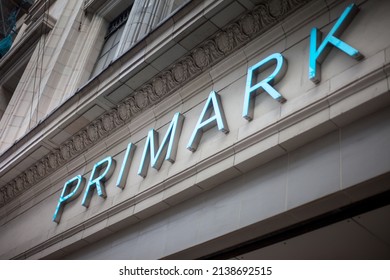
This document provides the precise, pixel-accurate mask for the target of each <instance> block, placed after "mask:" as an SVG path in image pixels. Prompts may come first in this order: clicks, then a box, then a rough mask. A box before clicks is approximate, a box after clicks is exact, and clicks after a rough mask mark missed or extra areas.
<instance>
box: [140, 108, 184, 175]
mask: <svg viewBox="0 0 390 280" xmlns="http://www.w3.org/2000/svg"><path fill="white" fill-rule="evenodd" d="M183 121H184V116H183V115H182V114H180V113H176V114H175V115H174V116H173V119H172V121H171V124H170V125H169V128H168V131H167V132H166V133H165V137H164V139H163V141H162V143H161V145H160V148H159V149H158V151H157V153H156V150H157V147H158V133H157V131H155V130H154V129H151V130H150V131H149V133H148V137H147V138H146V143H145V148H144V152H143V154H142V158H141V164H140V166H139V169H138V175H140V176H142V177H144V178H145V177H146V174H147V173H148V167H149V163H150V162H151V164H152V167H153V168H155V169H157V170H159V169H160V168H161V165H162V163H163V161H164V155H165V160H168V161H169V162H172V163H173V162H175V158H176V152H177V145H178V144H179V141H178V138H179V135H180V132H181V129H182V126H183ZM168 139H169V142H168Z"/></svg>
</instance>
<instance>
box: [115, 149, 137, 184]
mask: <svg viewBox="0 0 390 280" xmlns="http://www.w3.org/2000/svg"><path fill="white" fill-rule="evenodd" d="M135 148H136V146H135V145H134V144H133V143H129V145H127V149H126V153H125V157H124V158H123V162H122V167H121V170H120V172H119V175H118V179H117V180H116V186H117V187H118V188H121V189H124V187H125V184H126V180H127V176H128V175H129V170H130V162H131V160H132V159H133V156H134V151H135Z"/></svg>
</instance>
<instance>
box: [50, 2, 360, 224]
mask: <svg viewBox="0 0 390 280" xmlns="http://www.w3.org/2000/svg"><path fill="white" fill-rule="evenodd" d="M357 12H358V7H357V6H356V5H355V4H351V5H349V6H348V7H347V8H346V9H345V10H344V12H343V13H342V15H341V16H340V18H339V19H338V20H337V22H336V23H335V25H334V26H333V28H332V29H331V31H330V32H329V34H328V35H327V36H326V37H325V39H324V40H323V41H322V42H320V37H321V32H320V31H318V30H317V29H316V28H313V29H312V31H311V34H310V55H309V79H310V80H311V81H313V82H315V83H319V82H320V64H321V63H322V62H323V61H324V59H325V58H326V55H327V54H328V53H329V50H330V48H331V47H332V46H335V47H337V48H338V49H339V50H341V51H342V52H344V53H346V54H347V55H349V56H351V57H353V58H355V59H361V58H362V57H363V55H362V54H361V53H360V52H359V51H358V50H356V49H354V48H353V47H351V46H350V45H348V44H347V43H345V42H343V41H341V40H340V39H339V38H337V36H339V35H340V34H341V33H342V32H343V31H344V30H345V28H346V26H347V25H348V24H349V23H350V22H351V20H352V18H353V17H354V16H355V15H356V13H357ZM270 67H274V70H273V72H272V73H271V74H270V75H269V76H268V77H266V78H265V79H263V80H261V81H260V82H257V83H256V80H255V78H256V77H257V75H258V74H259V73H261V72H263V71H264V70H266V69H268V68H270ZM286 71H287V61H286V59H285V58H284V57H283V55H282V54H280V53H275V54H272V55H270V56H268V57H266V58H265V59H263V60H261V61H260V62H258V63H256V64H255V65H253V66H251V67H249V68H248V71H247V80H246V87H245V94H244V106H243V112H242V116H243V118H245V119H246V120H248V121H251V120H252V119H253V111H254V98H255V97H256V96H257V95H258V94H259V93H261V92H266V93H267V94H269V95H270V96H271V97H272V98H273V99H275V100H277V101H279V102H281V103H284V102H286V99H285V98H284V97H283V96H282V94H280V93H279V92H278V91H277V90H276V89H275V88H274V87H273V85H275V84H276V83H277V82H278V81H280V80H281V79H282V78H283V77H284V74H285V73H286ZM183 122H184V116H183V115H182V114H181V113H179V112H178V113H176V114H175V115H174V117H173V119H172V121H171V123H170V125H169V127H168V130H167V132H166V134H165V136H164V138H163V140H162V141H161V143H160V145H159V144H158V142H159V140H158V136H159V134H158V132H157V131H155V130H154V129H151V130H150V131H149V133H148V135H147V138H146V142H145V146H144V149H143V153H142V157H141V162H140V165H139V168H138V175H139V176H142V177H144V178H145V177H146V176H147V172H148V168H149V165H150V166H151V167H152V168H155V169H156V170H159V169H160V168H161V166H162V164H163V162H164V159H165V160H167V161H169V162H171V163H174V162H175V158H176V152H177V148H178V139H179V137H180V133H181V129H182V126H183ZM215 126H217V128H218V130H219V131H221V132H223V133H225V134H226V133H228V132H229V128H228V124H227V122H226V118H225V114H224V110H223V107H222V103H221V96H220V95H219V94H218V93H216V92H215V91H211V92H210V94H209V96H208V98H207V100H206V103H205V105H204V107H203V110H202V112H201V114H200V116H199V119H198V121H197V123H196V125H195V128H194V130H193V132H192V135H191V137H190V139H189V141H188V144H187V149H188V150H189V151H191V152H196V150H197V148H198V145H199V143H200V140H201V138H202V135H203V133H204V132H206V131H207V130H209V129H211V128H213V127H215ZM135 149H136V145H134V144H133V143H129V144H128V146H127V149H126V152H125V156H124V159H123V161H122V164H121V167H120V172H119V175H118V177H117V179H116V180H117V181H116V186H117V187H119V188H121V189H123V188H124V187H125V182H126V180H127V176H128V173H129V169H130V165H131V161H132V158H133V155H134V152H135ZM115 164H116V162H115V160H114V159H113V158H112V157H111V156H108V157H106V158H104V159H102V160H101V161H99V162H98V163H96V164H95V165H94V167H93V169H92V172H91V175H90V178H89V180H88V183H87V187H86V190H85V192H84V196H83V200H82V203H81V204H82V205H83V206H84V207H87V208H88V207H89V203H90V200H91V197H92V195H93V193H94V190H95V189H96V192H97V194H98V195H99V196H100V197H103V198H106V196H107V195H106V191H105V187H104V182H105V181H107V180H108V179H110V177H111V175H112V174H113V172H114V169H115ZM84 185H85V178H84V177H82V176H81V175H77V176H76V177H74V178H72V179H70V180H69V181H67V182H66V183H65V185H64V187H63V190H62V193H61V196H60V198H59V200H58V204H57V207H56V210H55V212H54V216H53V221H54V222H56V223H59V222H60V219H61V215H62V212H63V209H64V207H65V205H66V203H68V202H70V201H72V200H74V199H75V198H77V197H78V196H79V195H80V194H81V192H82V189H83V187H84Z"/></svg>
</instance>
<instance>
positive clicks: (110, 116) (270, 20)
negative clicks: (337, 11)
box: [0, 0, 309, 207]
mask: <svg viewBox="0 0 390 280" xmlns="http://www.w3.org/2000/svg"><path fill="white" fill-rule="evenodd" d="M308 1H309V0H269V1H264V2H263V3H261V4H259V5H258V6H257V7H256V8H255V9H254V10H252V11H251V12H248V13H246V14H244V15H243V16H242V17H241V18H239V19H238V20H237V21H236V22H234V23H231V24H229V25H228V26H226V27H225V28H223V30H221V31H219V32H218V33H217V34H215V35H214V36H213V38H211V39H210V40H207V41H206V42H204V43H203V44H201V45H200V46H199V47H197V48H195V49H194V50H193V51H192V52H191V54H190V55H187V56H185V57H183V58H182V59H181V60H179V61H178V62H177V63H175V64H174V65H172V66H171V67H170V68H169V69H168V70H166V71H163V72H162V73H160V74H158V75H157V76H156V77H154V78H153V79H152V80H151V81H150V82H149V83H147V84H145V85H143V86H142V87H141V88H140V89H139V90H137V91H136V92H135V93H134V94H133V95H132V96H129V97H127V98H125V99H124V100H123V101H121V102H120V103H119V104H118V105H117V106H116V108H114V109H112V110H111V111H109V112H106V113H104V114H103V115H102V116H100V117H98V118H97V119H95V120H94V121H93V122H92V123H90V124H89V125H88V126H87V127H85V128H84V129H82V130H81V131H79V132H77V133H76V134H75V135H73V136H72V137H71V138H70V139H69V140H67V141H65V142H64V143H62V144H61V145H60V147H59V149H57V150H54V151H52V152H51V153H49V154H48V155H47V156H45V157H44V158H42V159H41V160H39V161H38V162H37V163H35V164H34V165H33V166H31V167H30V168H29V169H28V170H26V171H25V172H23V173H22V174H20V175H19V176H18V177H17V178H15V179H14V180H12V181H11V182H9V183H8V184H7V185H5V186H3V187H2V188H0V207H2V206H4V205H5V204H6V203H8V202H10V201H11V200H13V198H14V197H16V196H18V195H20V194H21V193H22V192H23V191H24V190H26V189H28V188H30V187H31V186H33V185H34V184H36V183H38V182H39V181H41V180H42V179H43V178H45V177H46V176H48V175H50V174H51V173H52V172H53V171H54V170H56V169H58V168H59V167H61V166H63V165H64V164H66V163H67V162H69V160H71V159H73V158H74V157H76V156H78V155H80V154H81V153H82V152H83V151H85V149H87V148H89V147H91V146H92V145H94V144H95V143H97V142H98V141H100V140H101V139H102V138H103V137H105V136H107V135H108V134H110V133H111V132H112V131H114V130H115V129H117V128H119V127H121V126H122V125H123V124H125V123H127V122H128V121H130V120H131V119H132V118H133V117H135V116H136V115H138V114H139V113H140V112H142V111H143V110H145V109H147V108H149V107H150V106H152V105H154V104H156V103H157V102H159V101H160V100H162V99H164V98H165V97H166V96H168V95H169V94H171V93H173V92H174V91H175V90H176V89H178V88H179V87H181V86H183V85H184V84H185V83H187V82H188V81H190V80H191V79H193V78H194V77H196V76H197V75H199V74H201V73H202V72H203V71H204V69H207V68H209V67H210V66H212V65H215V64H216V63H218V62H219V61H220V60H222V59H223V58H225V57H226V55H228V54H230V53H232V52H233V51H235V50H236V49H238V48H240V47H241V46H243V45H245V44H246V43H248V42H249V41H250V40H251V39H252V38H254V37H256V36H258V35H259V34H261V33H262V32H264V31H265V30H266V29H267V28H269V27H271V26H272V25H273V24H275V23H276V22H278V21H280V20H281V19H282V18H284V17H285V16H286V15H287V14H289V13H291V12H292V11H293V10H295V9H297V8H298V7H300V6H301V5H303V4H304V3H306V2H308Z"/></svg>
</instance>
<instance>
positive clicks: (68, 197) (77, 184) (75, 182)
mask: <svg viewBox="0 0 390 280" xmlns="http://www.w3.org/2000/svg"><path fill="white" fill-rule="evenodd" d="M84 184H85V179H84V178H83V177H82V176H81V175H77V176H76V177H74V178H72V179H70V180H69V181H67V182H66V183H65V185H64V188H63V189H62V193H61V196H60V199H59V200H58V204H57V208H56V211H55V212H54V215H53V222H56V223H57V224H58V223H59V222H60V220H61V216H62V212H63V210H64V206H65V204H66V203H68V202H70V201H72V200H74V199H75V198H77V197H78V196H79V195H80V193H81V191H82V190H83V188H84ZM73 186H74V188H73V190H72V191H71V189H72V187H73Z"/></svg>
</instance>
